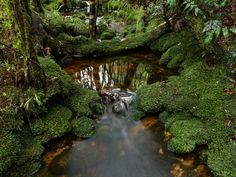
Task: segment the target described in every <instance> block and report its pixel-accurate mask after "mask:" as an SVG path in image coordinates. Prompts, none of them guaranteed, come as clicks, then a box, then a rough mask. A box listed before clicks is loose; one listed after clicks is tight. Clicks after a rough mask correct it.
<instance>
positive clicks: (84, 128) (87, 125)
mask: <svg viewBox="0 0 236 177" xmlns="http://www.w3.org/2000/svg"><path fill="white" fill-rule="evenodd" d="M95 125H96V123H95V121H94V120H92V119H89V118H87V117H80V118H79V119H75V120H73V121H72V127H73V129H72V132H73V133H74V134H75V135H76V136H79V137H81V138H89V137H91V136H94V135H95V133H96V130H95V127H96V126H95Z"/></svg>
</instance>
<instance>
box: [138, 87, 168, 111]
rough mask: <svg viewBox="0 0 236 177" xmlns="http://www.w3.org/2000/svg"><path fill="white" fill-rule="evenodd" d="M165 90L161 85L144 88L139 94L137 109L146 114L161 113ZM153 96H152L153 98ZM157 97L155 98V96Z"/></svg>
mask: <svg viewBox="0 0 236 177" xmlns="http://www.w3.org/2000/svg"><path fill="white" fill-rule="evenodd" d="M164 93H165V92H164V90H163V89H162V84H161V83H155V84H151V85H149V86H144V87H142V88H141V89H139V90H138V92H137V100H136V103H137V108H139V109H140V110H141V111H144V112H151V113H155V112H159V111H161V110H162V108H163V106H164V105H163V96H164ZM151 95H152V96H151ZM153 95H155V96H153Z"/></svg>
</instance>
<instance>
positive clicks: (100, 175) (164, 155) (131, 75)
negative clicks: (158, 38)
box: [36, 54, 210, 177]
mask: <svg viewBox="0 0 236 177" xmlns="http://www.w3.org/2000/svg"><path fill="white" fill-rule="evenodd" d="M143 59H144V60H143ZM65 70H66V71H67V72H68V73H69V74H70V75H71V76H72V77H73V78H74V79H75V81H76V82H80V83H82V84H84V86H85V87H90V88H93V89H97V90H101V89H103V90H106V91H111V90H112V89H113V91H114V89H115V91H116V92H117V93H118V94H120V95H121V96H127V95H132V96H134V95H135V93H134V92H132V91H135V90H136V89H138V88H140V87H141V86H143V85H146V84H149V83H152V82H154V81H157V80H165V79H166V78H167V76H168V75H170V74H172V73H171V72H170V71H168V70H166V69H165V68H163V67H161V66H159V64H158V58H156V57H155V56H154V55H152V54H145V55H140V54H139V55H137V54H132V55H129V56H121V57H112V58H107V59H104V60H99V61H96V60H94V59H88V60H86V61H83V62H73V63H70V65H68V67H66V68H65ZM117 88H119V89H117ZM130 110H132V106H129V110H128V111H126V113H125V114H115V113H113V112H112V109H111V105H109V106H107V107H106V110H105V113H104V114H103V115H102V116H101V117H100V118H99V119H98V120H97V135H96V136H95V137H93V138H90V139H86V140H80V139H73V138H72V139H71V138H70V137H67V138H64V139H63V140H62V141H59V142H57V143H56V146H52V147H53V148H51V150H50V151H48V152H47V153H46V154H45V155H44V158H43V168H42V169H41V170H40V172H39V173H38V174H37V175H36V176H37V177H173V176H174V177H210V175H209V174H208V172H207V170H206V168H205V166H204V165H203V164H201V163H199V161H198V160H197V158H196V156H195V155H194V154H186V155H176V154H174V153H171V152H170V151H168V150H167V148H166V141H167V140H168V139H169V138H170V133H169V132H166V131H165V130H164V127H163V125H162V124H161V122H160V121H159V120H158V118H157V117H155V116H148V117H146V118H144V119H143V120H142V121H133V120H131V119H130V112H131V111H130Z"/></svg>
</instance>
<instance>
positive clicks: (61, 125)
mask: <svg viewBox="0 0 236 177" xmlns="http://www.w3.org/2000/svg"><path fill="white" fill-rule="evenodd" d="M71 116H72V112H71V111H70V110H69V109H68V108H66V107H63V106H60V105H55V106H53V107H51V108H50V109H49V110H48V112H47V113H46V115H45V116H44V117H42V118H40V119H38V120H35V121H33V123H32V126H31V129H32V132H33V134H34V135H35V136H37V137H36V139H37V140H40V141H41V142H42V143H45V142H47V141H48V140H50V139H53V138H57V137H61V136H62V135H64V134H65V133H67V132H69V131H70V129H71V127H70V123H69V120H70V119H71Z"/></svg>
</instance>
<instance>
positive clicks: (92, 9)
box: [89, 0, 97, 39]
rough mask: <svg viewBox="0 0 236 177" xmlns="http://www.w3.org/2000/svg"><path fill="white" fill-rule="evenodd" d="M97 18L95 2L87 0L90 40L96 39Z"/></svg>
mask: <svg viewBox="0 0 236 177" xmlns="http://www.w3.org/2000/svg"><path fill="white" fill-rule="evenodd" d="M96 21H97V16H96V1H95V0H89V33H90V37H91V38H92V39H95V38H96V34H97V25H96Z"/></svg>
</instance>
